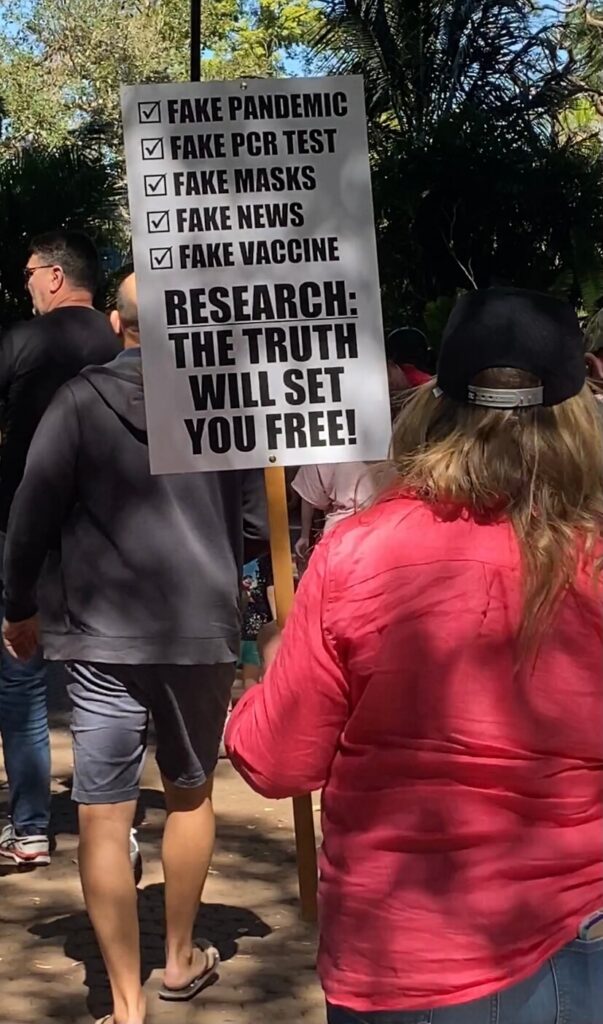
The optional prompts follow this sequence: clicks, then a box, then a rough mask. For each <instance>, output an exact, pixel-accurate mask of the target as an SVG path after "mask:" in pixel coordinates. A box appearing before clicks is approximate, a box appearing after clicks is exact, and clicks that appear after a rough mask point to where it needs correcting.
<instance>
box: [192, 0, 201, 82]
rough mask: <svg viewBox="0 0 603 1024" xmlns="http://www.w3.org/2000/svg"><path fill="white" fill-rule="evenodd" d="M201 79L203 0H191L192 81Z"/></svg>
mask: <svg viewBox="0 0 603 1024" xmlns="http://www.w3.org/2000/svg"><path fill="white" fill-rule="evenodd" d="M200 81H201V0H191V82H200Z"/></svg>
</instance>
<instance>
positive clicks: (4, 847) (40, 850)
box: [0, 824, 50, 867]
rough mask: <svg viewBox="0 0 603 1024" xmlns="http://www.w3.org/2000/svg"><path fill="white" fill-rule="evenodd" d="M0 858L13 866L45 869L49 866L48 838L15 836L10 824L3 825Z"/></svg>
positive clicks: (0, 836) (0, 838)
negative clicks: (6, 859)
mask: <svg viewBox="0 0 603 1024" xmlns="http://www.w3.org/2000/svg"><path fill="white" fill-rule="evenodd" d="M0 856H2V857H7V858H8V859H9V860H12V862H13V864H25V865H28V866H29V867H46V866H47V865H48V864H50V843H49V840H48V836H17V835H15V830H14V827H13V825H12V824H8V825H5V827H4V828H3V829H2V832H1V833H0Z"/></svg>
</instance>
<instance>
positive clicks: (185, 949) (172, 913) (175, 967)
mask: <svg viewBox="0 0 603 1024" xmlns="http://www.w3.org/2000/svg"><path fill="white" fill-rule="evenodd" d="M163 786H164V789H165V804H166V809H167V821H166V824H165V831H164V833H163V848H162V859H163V871H164V874H165V916H166V967H165V984H166V987H167V988H184V987H185V985H188V984H189V982H191V981H192V980H193V979H194V978H196V977H197V976H198V975H199V974H200V973H201V972H202V971H203V970H204V968H205V963H204V956H203V953H201V952H200V951H199V950H194V949H193V928H194V925H195V918H196V917H197V914H198V912H199V904H200V902H201V894H202V892H203V886H204V885H205V879H206V878H207V872H208V871H209V866H210V863H211V858H212V854H213V850H214V839H215V832H216V826H215V819H214V809H213V806H212V802H211V792H212V780H211V779H210V781H209V782H207V783H205V785H203V786H197V787H195V788H194V789H180V788H178V787H177V786H174V785H173V783H171V782H169V781H168V780H167V779H165V778H164V779H163Z"/></svg>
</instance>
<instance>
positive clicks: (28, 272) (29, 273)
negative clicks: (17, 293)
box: [23, 263, 54, 284]
mask: <svg viewBox="0 0 603 1024" xmlns="http://www.w3.org/2000/svg"><path fill="white" fill-rule="evenodd" d="M53 267H54V263H43V264H41V266H39V267H24V269H23V277H24V279H25V284H29V282H30V280H31V278H32V277H33V275H34V274H35V272H36V270H52V268H53Z"/></svg>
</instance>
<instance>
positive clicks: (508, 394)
mask: <svg viewBox="0 0 603 1024" xmlns="http://www.w3.org/2000/svg"><path fill="white" fill-rule="evenodd" d="M467 401H468V402H469V404H470V405H481V406H485V407H486V408H489V409H526V408H529V407H530V406H534V405H543V404H544V388H542V387H539V388H510V389H508V390H507V389H503V388H478V387H474V386H473V385H472V384H470V385H469V387H468V388H467Z"/></svg>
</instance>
